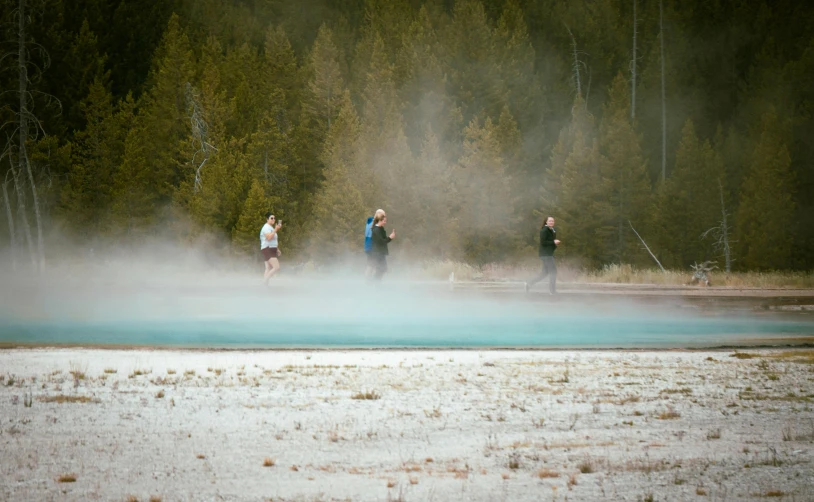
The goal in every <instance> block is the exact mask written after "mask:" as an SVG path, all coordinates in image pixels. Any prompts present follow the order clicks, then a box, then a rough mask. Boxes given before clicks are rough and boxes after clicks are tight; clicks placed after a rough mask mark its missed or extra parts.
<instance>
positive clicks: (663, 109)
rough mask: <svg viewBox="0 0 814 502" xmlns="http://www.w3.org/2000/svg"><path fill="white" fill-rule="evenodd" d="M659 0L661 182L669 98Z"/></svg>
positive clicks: (660, 1) (664, 157)
mask: <svg viewBox="0 0 814 502" xmlns="http://www.w3.org/2000/svg"><path fill="white" fill-rule="evenodd" d="M663 3H664V2H663V0H659V41H660V42H661V182H662V183H664V181H665V180H666V179H667V99H666V97H665V92H664V7H663Z"/></svg>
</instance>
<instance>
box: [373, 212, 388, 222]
mask: <svg viewBox="0 0 814 502" xmlns="http://www.w3.org/2000/svg"><path fill="white" fill-rule="evenodd" d="M385 216H387V215H386V214H384V209H377V210H376V212H375V213H374V214H373V224H374V225H375V224H377V223H378V222H380V221H382V220H383V219H384V217H385Z"/></svg>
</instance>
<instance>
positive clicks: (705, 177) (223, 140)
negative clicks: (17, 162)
mask: <svg viewBox="0 0 814 502" xmlns="http://www.w3.org/2000/svg"><path fill="white" fill-rule="evenodd" d="M12 4H13V2H12ZM12 4H8V5H6V4H2V5H0V22H3V23H10V24H9V26H13V25H14V23H13V20H14V10H15V6H14V5H12ZM637 5H638V11H637V16H638V19H637V24H636V28H637V42H636V43H637V64H636V69H637V79H636V89H635V91H636V115H635V120H634V119H633V118H631V108H632V104H631V92H632V91H633V90H634V89H632V88H631V85H632V79H631V78H630V75H629V74H628V73H627V72H628V71H629V69H630V68H631V65H630V58H631V44H632V42H633V41H632V34H633V18H632V12H631V4H629V3H613V2H587V3H586V2H582V3H580V2H571V3H569V2H559V1H553V0H541V1H529V0H507V1H502V2H491V1H483V0H455V1H446V2H441V1H436V0H427V1H419V2H415V1H410V0H396V1H385V0H365V1H359V2H339V3H336V5H333V4H332V5H328V4H326V3H324V2H323V3H318V4H310V5H309V8H308V9H303V8H302V6H300V5H299V4H296V3H286V2H280V1H276V0H275V1H264V2H219V1H215V0H168V1H166V2H160V5H156V6H153V7H152V8H150V9H144V8H143V6H141V5H140V4H138V3H133V2H125V1H118V2H112V3H111V2H103V1H100V0H78V1H76V2H66V1H64V0H45V3H44V4H43V5H42V8H40V9H33V10H31V12H30V13H31V15H30V18H29V19H30V21H31V22H30V23H29V31H28V42H29V53H30V54H31V55H32V58H30V61H31V64H30V65H29V81H30V82H29V90H30V91H31V104H32V110H33V111H34V113H35V114H36V115H37V117H36V119H37V120H33V119H32V122H31V123H32V124H36V125H37V130H36V132H35V133H32V136H31V145H30V150H31V152H32V158H34V160H35V162H34V164H33V165H34V168H35V170H36V172H35V176H34V177H35V181H36V182H37V184H38V188H39V189H40V192H41V193H42V199H43V200H42V205H41V207H40V209H41V210H42V211H41V212H42V215H43V219H44V221H45V222H46V227H47V228H51V227H54V228H56V227H58V228H66V229H67V230H68V231H69V233H70V234H71V235H72V236H76V237H77V240H78V241H85V240H88V239H94V238H97V237H99V238H105V237H108V236H112V237H123V236H127V235H129V236H135V235H140V234H142V233H144V232H153V231H155V229H156V228H157V227H161V226H164V225H167V224H175V225H179V227H180V228H179V231H178V232H175V231H174V232H173V235H176V236H179V238H181V239H184V238H189V237H197V236H199V235H200V234H201V233H206V234H207V235H215V236H217V237H219V238H222V242H226V241H227V240H229V239H231V242H232V247H233V249H234V250H235V252H236V253H238V254H241V255H245V254H249V255H251V254H252V253H255V251H256V249H255V248H256V247H257V246H256V244H257V243H256V240H257V235H256V234H257V232H258V231H259V225H262V221H261V220H262V213H264V212H265V209H266V208H267V206H270V207H271V208H272V209H273V210H274V211H275V212H277V213H279V214H278V215H280V216H281V215H283V214H285V217H286V218H287V219H288V220H289V221H287V223H286V227H285V228H286V230H285V232H284V236H285V246H286V249H287V250H288V252H287V254H286V256H287V259H295V260H300V259H308V258H309V256H308V255H309V254H310V257H313V258H315V259H318V260H325V261H330V260H333V259H336V258H338V257H340V256H342V254H343V253H345V252H350V253H357V252H360V250H361V239H362V237H361V231H362V222H363V221H364V219H365V217H366V216H369V215H370V214H371V213H372V211H373V210H375V209H376V208H379V207H381V208H384V209H385V210H387V212H388V216H389V223H388V227H389V228H393V227H395V228H398V229H399V232H398V235H399V238H398V241H397V242H398V245H397V246H394V248H393V250H394V252H395V253H399V252H404V253H405V254H406V255H407V256H409V257H414V256H427V257H437V258H443V259H446V260H466V261H468V262H470V263H486V262H491V261H511V260H515V259H517V258H518V257H521V256H529V255H532V256H533V253H534V252H533V248H534V247H536V244H537V243H536V240H537V234H538V229H539V225H540V220H541V219H542V218H543V217H544V216H547V215H549V214H552V215H554V216H555V217H556V218H557V220H558V226H559V234H558V235H559V236H560V238H561V239H562V240H563V245H562V246H561V247H560V250H559V251H558V254H559V255H567V256H568V257H569V258H570V259H572V260H573V262H574V263H581V264H583V265H585V266H587V267H589V268H598V267H601V266H604V265H607V264H609V263H617V264H630V265H641V264H642V262H645V263H647V264H648V265H649V264H650V258H649V257H648V256H647V255H646V254H645V253H644V252H643V251H642V249H641V247H640V243H639V242H638V239H637V238H636V237H635V236H634V235H633V234H632V233H631V231H630V227H629V224H628V221H630V222H632V223H633V224H634V225H635V227H636V229H637V230H639V232H640V233H641V234H642V236H643V237H644V238H645V240H647V242H648V244H649V245H650V246H651V248H652V249H653V251H654V252H655V253H656V254H657V255H658V256H659V258H660V259H661V260H662V261H663V262H664V264H665V265H666V266H669V267H676V268H686V267H688V266H689V265H690V264H692V263H693V262H695V261H702V260H705V259H718V258H719V254H720V249H719V248H717V247H716V246H715V244H716V243H714V242H713V239H711V238H706V239H702V238H701V234H702V233H703V232H705V231H706V230H708V229H709V228H712V227H716V226H719V224H720V221H721V219H722V211H724V210H725V211H727V212H728V218H729V220H728V224H729V225H731V226H732V228H733V229H734V235H731V237H732V244H733V258H735V259H736V261H735V262H734V263H735V266H736V267H741V268H743V269H792V268H806V269H810V268H812V267H814V262H812V257H814V252H812V250H814V230H812V229H814V224H812V222H814V216H812V215H814V211H812V208H814V196H812V195H814V191H813V190H814V189H812V187H814V174H812V173H814V171H812V170H811V169H809V166H810V164H811V161H812V158H814V147H812V144H814V143H812V142H811V141H810V138H809V136H810V134H809V132H810V130H811V129H812V127H814V113H812V110H813V109H814V108H812V106H811V103H812V102H814V95H812V87H811V85H809V84H810V82H809V81H810V77H809V75H810V74H811V73H812V69H814V42H812V40H811V36H810V30H809V29H808V28H810V26H809V24H810V19H812V16H814V6H812V5H808V4H806V3H805V2H802V3H800V2H798V3H797V4H794V5H793V6H789V5H786V4H785V3H780V4H777V5H775V4H771V3H766V4H761V5H760V6H757V7H755V6H752V5H751V4H749V3H748V2H734V3H733V2H730V3H726V2H712V3H710V2H701V1H689V2H678V3H675V2H674V3H670V2H666V3H665V4H664V7H665V8H664V24H665V33H664V34H662V33H661V32H660V27H659V8H658V7H659V5H658V3H655V2H653V3H646V2H645V3H642V2H640V3H638V4H637ZM10 33H11V32H10ZM11 35H12V36H11V37H8V38H10V39H13V38H14V34H13V33H11ZM662 35H664V41H665V47H664V49H665V58H664V68H665V75H664V76H665V84H666V96H667V101H666V115H667V128H666V131H662V125H661V109H662V102H661V79H662V75H661V67H662V59H661V53H660V42H661V37H662ZM35 44H39V45H35ZM41 48H42V49H45V50H46V51H48V52H49V53H50V56H51V57H50V60H51V61H52V62H53V64H52V65H51V66H50V67H49V66H48V65H47V64H44V63H47V60H48V58H46V57H44V56H43V54H42V53H41V51H40V49H41ZM35 56H36V57H35ZM15 64H16V60H15V59H14V55H13V53H11V55H9V56H8V57H6V58H4V59H3V61H2V62H0V65H2V67H0V70H3V71H0V86H2V88H3V89H6V90H9V92H6V93H2V94H0V124H6V125H3V126H1V127H0V130H2V132H5V133H7V134H6V136H4V137H13V136H14V132H12V131H13V128H14V124H15V123H16V121H17V116H16V115H15V110H16V109H17V107H18V106H19V104H18V103H19V96H17V95H16V89H17V86H18V80H17V79H18V74H17V71H18V70H17V67H16V66H15ZM576 70H579V75H580V77H581V85H580V92H576V91H577V89H576V88H575V86H574V81H575V77H576V74H575V71H576ZM620 72H624V73H620ZM732 89H737V91H738V92H733V91H732ZM49 95H53V97H55V98H57V99H51V98H50V97H49ZM57 100H58V101H57ZM770 107H774V109H775V110H776V112H774V114H773V113H772V112H768V113H767V110H769V109H770ZM781 117H782V118H781ZM40 126H41V129H39V127H40ZM9 127H10V129H9ZM43 133H44V134H43ZM662 134H665V136H666V139H667V155H666V158H667V170H666V171H667V177H666V180H665V182H664V183H661V180H660V177H661V156H662V154H661V146H662V143H661V141H662ZM12 143H13V142H12ZM9 153H10V155H9V158H10V159H12V160H13V159H14V158H15V156H16V153H15V151H14V150H13V149H12V150H9ZM3 160H4V162H3V163H0V175H1V176H3V179H4V180H8V181H9V183H8V185H7V193H8V194H9V195H8V197H9V199H8V201H5V202H7V203H8V204H7V206H8V207H10V208H12V211H11V213H12V214H11V215H10V216H9V215H7V217H6V218H2V219H1V220H2V221H3V223H2V225H3V226H2V227H0V237H2V239H3V240H2V241H0V242H14V243H15V245H19V243H22V242H25V240H24V239H23V237H24V236H25V234H26V232H27V231H28V229H25V228H23V227H24V225H23V221H30V222H33V221H35V218H34V217H33V207H32V206H31V201H29V200H22V199H21V200H17V197H20V195H18V194H20V193H30V192H26V191H25V190H23V191H18V190H16V188H17V187H15V186H14V183H13V180H14V173H13V172H11V170H10V168H9V165H8V162H7V160H8V159H6V158H5V157H3ZM651 179H652V180H654V181H656V180H658V182H657V183H654V184H653V185H652V186H651ZM719 186H720V187H721V189H719ZM719 190H720V191H719ZM721 192H723V199H724V201H723V206H724V207H723V208H722V207H721V206H722V204H721V196H722V194H721ZM4 206H6V204H4ZM170 216H172V217H170ZM9 218H11V223H12V224H13V223H14V222H15V221H16V222H17V223H18V224H17V226H16V227H15V232H16V233H18V234H19V235H13V236H12V235H10V234H9V231H8V228H9V227H10V226H11V225H9V223H8V221H9ZM55 220H56V221H55ZM182 222H183V223H182ZM52 223H58V224H56V225H54V224H52ZM7 225H8V227H7ZM718 235H720V234H718ZM46 238H47V236H46ZM6 239H7V240H6Z"/></svg>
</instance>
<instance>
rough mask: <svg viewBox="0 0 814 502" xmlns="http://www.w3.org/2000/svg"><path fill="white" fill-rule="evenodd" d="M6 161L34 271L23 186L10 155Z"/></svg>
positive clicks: (34, 261) (32, 247) (34, 255)
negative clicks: (12, 178) (9, 168)
mask: <svg viewBox="0 0 814 502" xmlns="http://www.w3.org/2000/svg"><path fill="white" fill-rule="evenodd" d="M8 159H9V164H11V175H12V176H14V189H15V191H16V192H17V214H19V215H20V220H21V223H22V226H23V235H24V236H25V243H26V245H27V247H28V254H29V255H30V256H31V265H32V266H33V267H34V268H35V269H36V268H37V256H36V254H35V253H34V244H33V242H32V240H31V226H30V225H29V224H28V210H27V209H26V207H25V193H24V192H23V185H22V182H21V181H20V173H18V172H17V169H15V167H14V161H13V160H12V159H11V156H10V155H9V158H8Z"/></svg>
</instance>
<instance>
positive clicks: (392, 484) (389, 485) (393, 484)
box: [387, 479, 396, 488]
mask: <svg viewBox="0 0 814 502" xmlns="http://www.w3.org/2000/svg"><path fill="white" fill-rule="evenodd" d="M394 486H396V482H395V481H393V480H392V479H388V480H387V487H388V488H393V487H394Z"/></svg>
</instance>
